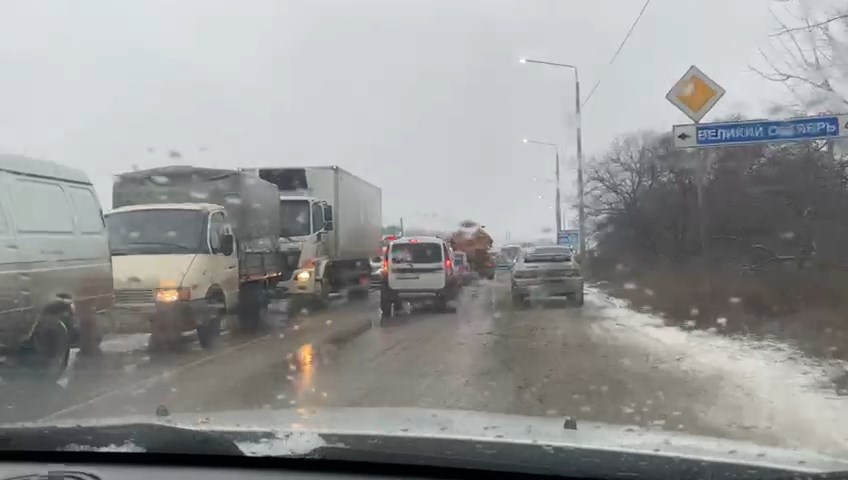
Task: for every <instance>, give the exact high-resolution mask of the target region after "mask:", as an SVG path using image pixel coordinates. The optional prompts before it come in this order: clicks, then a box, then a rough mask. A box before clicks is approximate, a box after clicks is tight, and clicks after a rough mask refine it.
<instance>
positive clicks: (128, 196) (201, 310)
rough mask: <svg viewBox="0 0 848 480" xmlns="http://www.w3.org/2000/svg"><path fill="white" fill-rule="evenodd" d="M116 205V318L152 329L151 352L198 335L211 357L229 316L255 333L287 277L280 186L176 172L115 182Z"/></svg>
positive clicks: (110, 220)
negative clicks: (275, 291)
mask: <svg viewBox="0 0 848 480" xmlns="http://www.w3.org/2000/svg"><path fill="white" fill-rule="evenodd" d="M112 196H113V201H112V203H113V206H114V207H115V209H114V210H112V211H111V212H109V213H108V214H107V215H106V226H107V228H108V232H109V244H110V250H111V253H112V263H113V269H112V270H113V277H114V278H113V280H114V289H115V290H114V295H115V309H116V311H120V312H121V314H122V315H121V316H122V318H124V319H131V320H137V321H138V323H139V324H147V323H148V322H149V324H150V331H151V337H150V341H151V346H154V347H159V346H165V345H168V344H170V343H172V342H173V341H174V340H176V338H177V337H178V336H179V334H180V333H181V332H184V331H190V330H196V331H197V335H198V338H199V340H200V343H201V345H202V346H203V347H204V348H205V347H209V346H210V345H212V344H213V341H214V339H215V338H217V337H218V335H219V333H220V330H221V321H222V317H223V315H224V314H225V313H228V312H233V313H237V314H238V315H239V320H240V323H241V325H242V327H243V328H246V329H253V328H255V327H256V326H257V324H258V323H259V321H260V320H261V317H262V315H263V314H264V312H265V311H266V309H267V306H268V303H269V299H270V296H271V295H270V294H271V291H272V290H273V288H275V286H276V284H277V282H278V281H279V280H280V279H281V277H282V272H283V271H284V270H285V269H286V257H285V256H284V255H283V253H282V251H281V250H280V244H279V237H278V236H279V231H280V223H279V222H280V218H281V217H280V204H279V199H278V197H279V194H278V191H277V187H276V186H275V185H272V184H270V183H268V182H265V181H263V180H261V179H260V178H258V177H257V176H256V175H255V174H253V175H251V174H249V173H246V172H240V171H238V170H226V169H211V168H196V167H190V166H171V167H161V168H153V169H149V170H142V171H137V172H129V173H125V174H121V175H118V176H117V177H116V180H115V184H114V186H113V195H112Z"/></svg>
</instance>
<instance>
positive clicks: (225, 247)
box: [221, 233, 236, 257]
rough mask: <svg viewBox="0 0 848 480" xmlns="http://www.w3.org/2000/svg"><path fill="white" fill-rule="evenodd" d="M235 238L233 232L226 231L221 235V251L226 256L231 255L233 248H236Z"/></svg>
mask: <svg viewBox="0 0 848 480" xmlns="http://www.w3.org/2000/svg"><path fill="white" fill-rule="evenodd" d="M235 243H236V241H235V238H234V237H233V234H232V233H225V234H223V235H221V253H223V254H224V255H225V256H227V257H229V256H230V255H232V254H233V250H234V249H235Z"/></svg>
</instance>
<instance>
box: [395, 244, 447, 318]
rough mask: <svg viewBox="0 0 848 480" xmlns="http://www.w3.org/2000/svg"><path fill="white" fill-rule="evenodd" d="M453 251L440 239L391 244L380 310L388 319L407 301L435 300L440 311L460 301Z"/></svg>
mask: <svg viewBox="0 0 848 480" xmlns="http://www.w3.org/2000/svg"><path fill="white" fill-rule="evenodd" d="M452 254H453V252H452V250H451V248H450V246H449V245H448V243H447V242H445V241H444V240H442V239H440V238H437V237H403V238H400V239H397V240H395V241H394V242H392V243H391V244H390V245H389V252H388V255H387V256H386V263H385V266H384V268H385V269H386V274H385V276H384V278H385V280H384V281H383V285H382V288H381V289H380V308H381V310H382V315H383V317H384V318H390V317H392V316H394V311H395V310H396V309H397V308H398V307H399V306H400V303H401V301H402V300H404V299H411V300H421V299H432V300H433V301H434V303H435V306H436V308H437V309H438V310H439V311H446V310H447V305H448V302H450V301H452V300H454V299H456V297H457V296H458V294H459V289H460V279H459V275H457V272H456V270H455V269H454V266H453V255H452Z"/></svg>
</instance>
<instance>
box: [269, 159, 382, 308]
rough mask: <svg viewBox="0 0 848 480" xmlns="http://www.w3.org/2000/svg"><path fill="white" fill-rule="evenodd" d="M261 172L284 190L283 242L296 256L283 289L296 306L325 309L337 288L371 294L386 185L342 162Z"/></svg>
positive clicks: (357, 295)
mask: <svg viewBox="0 0 848 480" xmlns="http://www.w3.org/2000/svg"><path fill="white" fill-rule="evenodd" d="M256 171H257V172H258V176H259V177H260V178H262V179H263V180H266V181H268V182H270V183H273V184H275V185H276V186H277V188H278V190H279V199H280V215H281V226H280V246H281V248H282V249H283V251H284V252H285V253H286V255H287V258H289V259H290V260H293V261H291V262H290V263H289V268H288V269H287V270H286V271H285V272H284V281H283V282H281V283H280V286H279V288H280V289H282V290H283V292H284V293H285V294H288V296H289V303H290V305H292V306H293V307H294V308H299V307H301V306H305V305H308V306H312V307H313V308H315V307H317V308H322V307H325V306H326V304H327V301H328V296H329V294H330V293H331V292H342V291H344V292H347V295H348V297H350V298H364V297H367V295H368V289H369V288H370V283H371V282H370V275H371V262H370V259H371V258H372V257H374V256H375V255H376V254H377V251H378V250H379V248H380V239H381V228H382V216H383V205H382V192H381V191H380V188H379V187H377V186H375V185H372V184H370V183H368V182H366V181H365V180H363V179H361V178H359V177H357V176H356V175H353V174H351V173H350V172H347V171H345V170H343V169H341V168H339V167H337V166H327V167H287V168H260V169H257V170H256ZM295 259H296V261H294V260H295Z"/></svg>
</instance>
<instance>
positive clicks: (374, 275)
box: [371, 257, 383, 287]
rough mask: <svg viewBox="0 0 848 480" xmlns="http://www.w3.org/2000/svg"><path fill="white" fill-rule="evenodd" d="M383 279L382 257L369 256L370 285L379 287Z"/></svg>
mask: <svg viewBox="0 0 848 480" xmlns="http://www.w3.org/2000/svg"><path fill="white" fill-rule="evenodd" d="M382 281H383V257H371V286H372V287H375V286H376V287H379V286H380V283H381V282H382Z"/></svg>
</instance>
